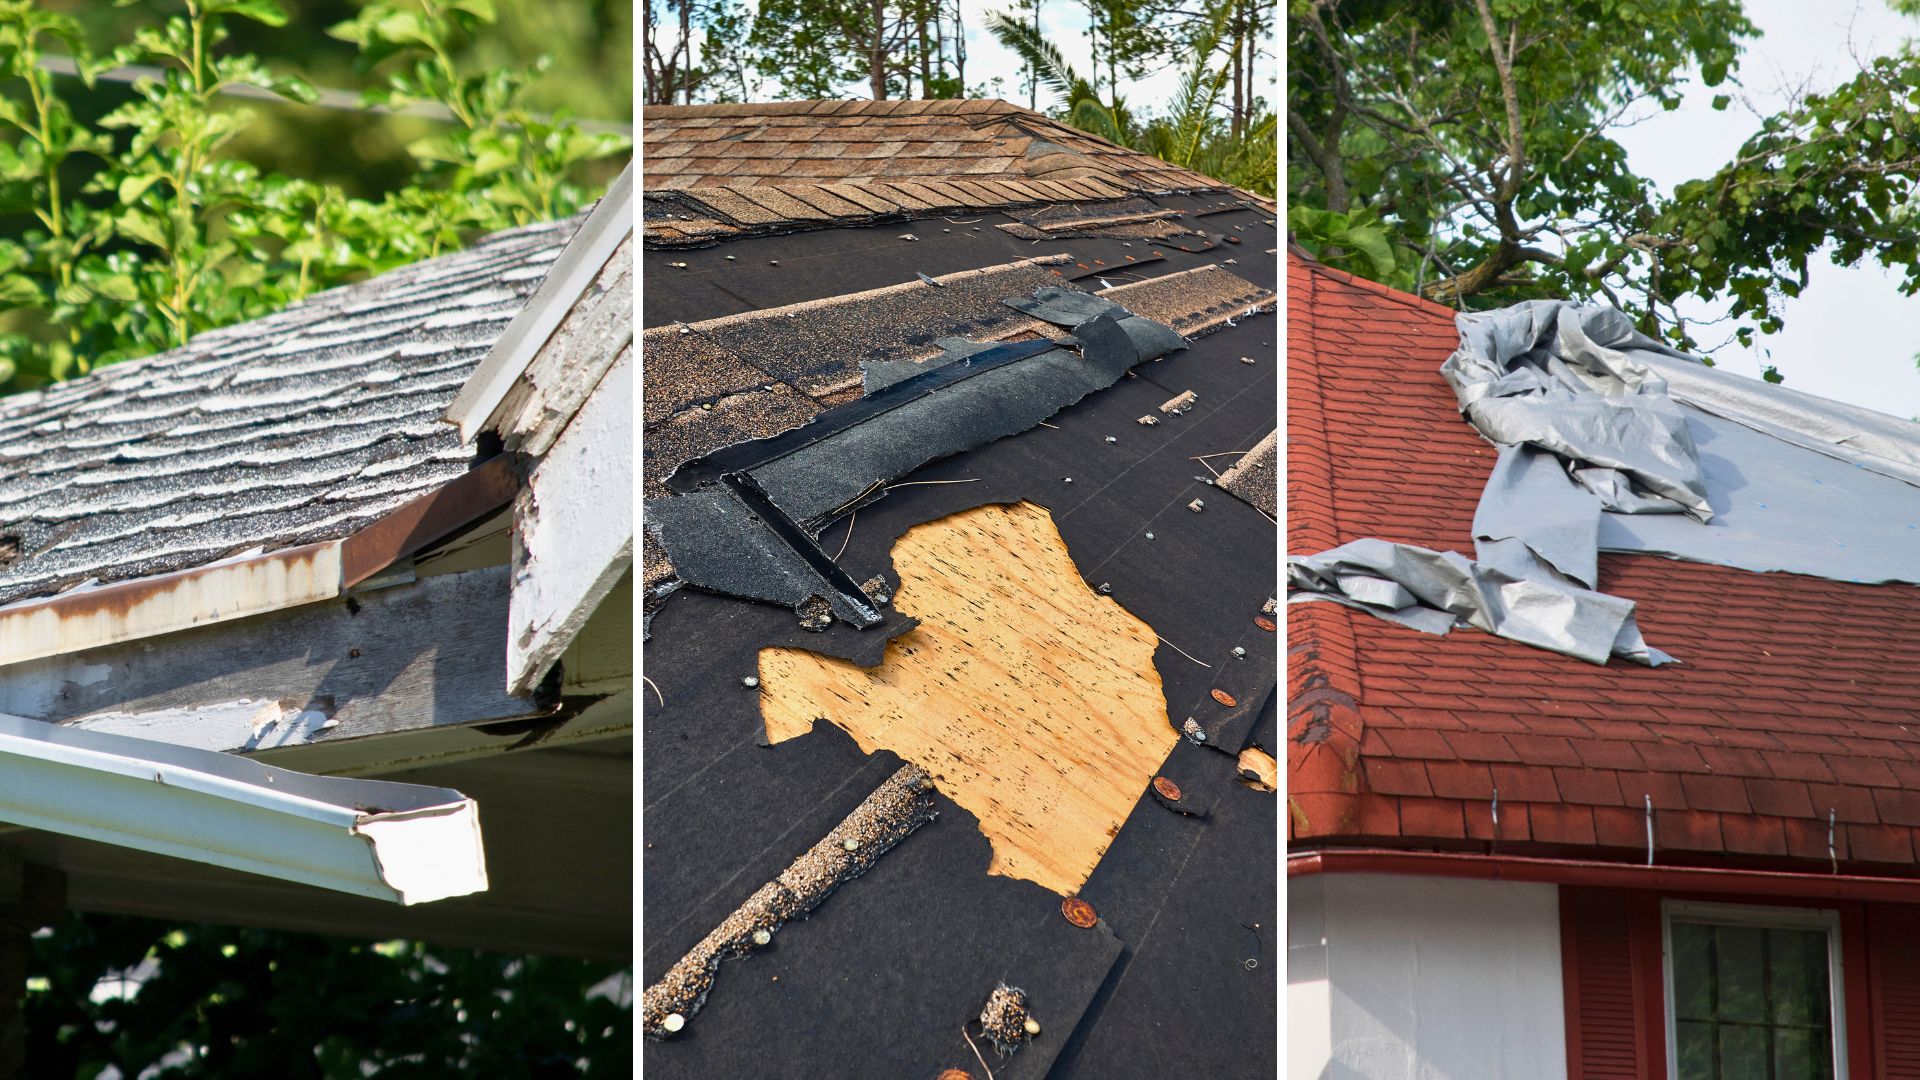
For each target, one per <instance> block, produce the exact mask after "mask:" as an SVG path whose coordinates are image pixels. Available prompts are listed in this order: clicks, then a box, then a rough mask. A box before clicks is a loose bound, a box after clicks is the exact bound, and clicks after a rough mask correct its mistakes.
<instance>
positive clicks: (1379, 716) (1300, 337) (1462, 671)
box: [1287, 256, 1920, 873]
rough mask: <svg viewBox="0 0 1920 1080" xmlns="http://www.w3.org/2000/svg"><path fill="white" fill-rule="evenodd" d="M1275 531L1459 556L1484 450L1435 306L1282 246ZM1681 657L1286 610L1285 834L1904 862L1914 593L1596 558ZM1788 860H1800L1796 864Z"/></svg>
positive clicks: (1648, 628) (1916, 695)
mask: <svg viewBox="0 0 1920 1080" xmlns="http://www.w3.org/2000/svg"><path fill="white" fill-rule="evenodd" d="M1289 269H1290V273H1289V277H1288V284H1289V294H1288V311H1289V316H1290V322H1289V328H1288V347H1289V357H1288V364H1289V369H1288V370H1289V374H1290V379H1291V382H1290V389H1289V398H1288V404H1287V409H1288V417H1287V423H1288V437H1289V451H1290V458H1289V470H1290V472H1289V476H1288V506H1289V510H1290V519H1289V522H1288V530H1289V535H1288V550H1289V551H1291V552H1295V553H1309V552H1315V551H1321V550H1325V549H1326V548H1330V547H1333V546H1336V545H1338V544H1341V543H1345V542H1347V541H1351V540H1356V539H1361V538H1364V537H1379V538H1381V539H1386V540H1394V541H1402V542H1406V543H1411V544H1419V545H1423V546H1426V547H1431V548H1436V549H1452V550H1458V551H1469V552H1470V551H1472V550H1473V548H1472V520H1473V513H1474V508H1475V506H1476V504H1477V502H1478V500H1479V495H1480V491H1481V488H1482V486H1483V485H1484V483H1485V481H1486V478H1487V475H1488V473H1489V472H1490V470H1491V468H1492V466H1493V462H1494V458H1495V450H1494V448H1493V447H1491V446H1489V445H1488V444H1487V443H1485V442H1483V441H1482V440H1481V439H1480V438H1479V437H1478V436H1477V435H1476V434H1475V433H1474V431H1473V429H1472V428H1471V427H1469V426H1468V424H1467V423H1466V422H1465V421H1464V420H1463V419H1462V418H1461V417H1460V415H1459V413H1458V410H1457V406H1456V403H1455V401H1454V397H1453V394H1452V392H1451V391H1450V390H1449V389H1448V388H1447V385H1446V383H1445V382H1444V381H1443V380H1442V379H1441V378H1440V376H1439V374H1438V368H1439V366H1440V363H1441V362H1442V361H1443V360H1445V359H1446V357H1447V355H1448V354H1449V353H1450V352H1451V351H1452V350H1453V349H1454V347H1455V346H1456V345H1457V344H1458V340H1459V337H1458V334H1457V332H1456V331H1455V330H1454V328H1453V324H1452V313H1451V312H1450V311H1448V310H1447V309H1445V308H1442V307H1439V306H1437V305H1434V304H1430V303H1427V302H1425V301H1423V300H1419V299H1417V298H1414V297H1411V296H1406V295H1404V294H1400V293H1396V292H1393V291H1392V290H1389V289H1386V288H1384V287H1382V286H1379V285H1376V284H1374V283H1371V282H1367V281H1363V280H1359V279H1356V278H1353V277H1350V276H1349V275H1346V274H1343V273H1340V272H1338V271H1335V270H1331V269H1328V268H1326V267H1323V266H1319V265H1317V264H1313V263H1310V262H1308V261H1306V260H1304V259H1300V258H1297V257H1293V256H1290V257H1289ZM1600 578H1601V580H1600V582H1599V587H1600V588H1601V589H1602V590H1604V591H1606V592H1609V593H1613V594H1616V595H1620V596H1625V597H1629V598H1632V599H1634V600H1636V601H1638V602H1639V608H1638V613H1637V614H1638V618H1639V622H1640V626H1641V628H1642V630H1643V631H1644V632H1645V634H1646V636H1647V639H1648V640H1649V641H1650V642H1655V643H1661V642H1665V643H1668V644H1669V646H1670V647H1671V650H1672V651H1673V652H1674V653H1675V654H1676V655H1678V656H1680V658H1681V659H1682V660H1683V661H1684V662H1683V663H1681V664H1676V665H1668V666H1663V667H1660V668H1651V669H1649V668H1638V667H1634V666H1631V665H1613V666H1608V667H1605V668H1597V667H1594V666H1592V665H1589V664H1586V663H1583V662H1581V661H1578V660H1574V659H1571V658H1568V657H1564V656H1560V655H1556V654H1553V653H1548V652H1545V651H1542V650H1538V649H1532V648H1528V647H1526V646H1524V645H1520V644H1517V643H1514V642H1510V641H1505V640H1502V639H1500V638H1497V637H1494V636H1492V635H1490V634H1480V633H1472V632H1460V633H1454V634H1449V635H1446V636H1444V637H1432V636H1429V635H1426V634H1422V633H1418V632H1416V631H1412V630H1408V629H1405V628H1402V627H1399V626H1396V625H1392V624H1389V623H1387V622H1384V621H1382V620H1379V619H1375V618H1372V617H1370V616H1366V615H1362V614H1359V613H1356V612H1352V611H1350V610H1348V609H1346V608H1342V607H1339V606H1336V605H1333V604H1325V603H1315V604H1295V605H1292V606H1291V607H1290V608H1289V610H1288V622H1289V630H1290V637H1289V650H1290V665H1289V670H1288V682H1289V690H1290V697H1289V748H1288V749H1289V758H1288V764H1289V773H1290V776H1289V780H1290V790H1291V793H1292V794H1291V796H1290V799H1291V803H1292V808H1291V809H1292V814H1291V822H1290V835H1291V837H1292V840H1293V843H1294V845H1295V846H1296V847H1298V846H1327V845H1339V844H1366V845H1394V846H1413V847H1423V848H1426V847H1442V848H1456V849H1465V850H1486V849H1487V846H1488V843H1489V842H1491V841H1495V840H1496V836H1495V832H1496V827H1495V824H1494V821H1495V811H1494V800H1495V798H1496V792H1497V798H1498V801H1499V805H1498V815H1497V816H1498V826H1497V833H1498V835H1497V843H1498V846H1499V849H1500V850H1501V851H1503V852H1511V853H1520V852H1524V851H1529V850H1531V851H1533V852H1536V853H1542V854H1547V853H1553V852H1564V851H1567V850H1570V849H1584V850H1586V851H1587V852H1588V853H1589V854H1590V853H1591V849H1594V848H1602V849H1614V850H1613V852H1612V854H1614V855H1616V856H1618V857H1621V858H1635V859H1644V858H1645V857H1646V846H1647V806H1648V804H1649V802H1650V804H1651V807H1652V811H1653V829H1654V846H1655V849H1656V857H1657V858H1658V859H1659V860H1660V861H1662V862H1704V863H1725V862H1727V861H1729V860H1730V859H1734V860H1738V861H1742V862H1764V863H1769V864H1773V863H1778V864H1780V865H1783V866H1799V867H1801V868H1806V869H1813V868H1814V865H1817V867H1818V868H1819V869H1820V870H1821V871H1823V872H1824V871H1826V870H1828V869H1830V862H1829V849H1828V823H1829V817H1830V815H1831V819H1832V821H1833V822H1834V824H1835V826H1836V827H1835V829H1834V831H1833V850H1832V852H1831V857H1832V858H1833V859H1836V860H1838V861H1839V862H1841V863H1852V864H1855V865H1860V864H1875V866H1874V870H1875V872H1876V873H1887V872H1889V870H1890V869H1891V872H1895V873H1898V872H1901V871H1902V868H1904V867H1907V866H1910V865H1911V864H1913V863H1914V862H1915V861H1916V849H1915V842H1914V841H1915V831H1914V830H1915V827H1916V826H1920V728H1916V725H1915V724H1914V716H1915V711H1916V709H1915V706H1916V703H1920V589H1916V588H1915V587H1913V586H1907V585H1859V584H1849V583H1842V582H1835V581H1828V580H1823V579H1818V578H1812V577H1804V576H1799V575H1792V574H1756V573H1749V572H1746V571H1741V570H1734V569H1729V568H1726V567H1721V566H1714V565H1705V564H1699V563H1687V562H1677V561H1672V560H1667V559H1663V558H1657V557H1653V556H1643V555H1609V554H1603V555H1602V556H1601V558H1600ZM1804 860H1816V861H1817V863H1816V864H1814V865H1810V864H1809V863H1807V862H1805V861H1804Z"/></svg>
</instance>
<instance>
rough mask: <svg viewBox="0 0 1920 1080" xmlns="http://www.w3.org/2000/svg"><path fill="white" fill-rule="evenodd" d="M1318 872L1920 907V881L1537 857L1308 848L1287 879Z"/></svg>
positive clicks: (1290, 865) (1291, 859)
mask: <svg viewBox="0 0 1920 1080" xmlns="http://www.w3.org/2000/svg"><path fill="white" fill-rule="evenodd" d="M1314 874H1409V875H1415V876H1426V877H1450V878H1469V879H1473V880H1478V881H1520V882H1534V883H1539V884H1548V885H1583V886H1594V887H1600V888H1612V889H1654V890H1659V891H1662V892H1683V893H1696V894H1701V895H1729V896H1741V897H1746V898H1748V899H1752V898H1755V897H1778V898H1780V899H1782V900H1817V901H1841V900H1861V901H1879V902H1883V903H1893V904H1920V878H1897V877H1877V876H1869V875H1863V874H1802V873H1789V872H1783V871H1776V870H1727V869H1721V868H1719V867H1706V866H1637V865H1634V864H1632V863H1610V862H1599V861H1597V860H1591V859H1540V858H1529V857H1524V856H1515V855H1476V854H1469V853H1464V852H1443V851H1390V850H1385V849H1375V848H1364V849H1351V850H1337V851H1310V852H1303V853H1299V854H1290V855H1288V856H1287V876H1288V877H1309V876H1312V875H1314Z"/></svg>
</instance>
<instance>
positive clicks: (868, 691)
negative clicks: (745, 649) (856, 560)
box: [759, 502, 1178, 896]
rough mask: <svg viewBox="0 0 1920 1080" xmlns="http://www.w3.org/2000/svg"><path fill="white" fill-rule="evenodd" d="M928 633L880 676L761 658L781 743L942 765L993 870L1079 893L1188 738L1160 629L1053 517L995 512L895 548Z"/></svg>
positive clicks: (786, 653) (910, 605) (814, 658)
mask: <svg viewBox="0 0 1920 1080" xmlns="http://www.w3.org/2000/svg"><path fill="white" fill-rule="evenodd" d="M892 558H893V565H894V569H895V571H896V572H897V573H898V575H899V578H900V586H899V589H898V591H897V592H896V593H895V594H894V597H893V603H894V606H895V608H896V609H898V610H899V611H901V612H903V613H905V614H908V615H912V616H914V617H916V618H918V619H919V620H920V625H919V626H917V627H915V628H914V629H912V630H909V631H907V632H906V633H904V634H902V635H900V636H899V637H897V638H895V639H893V640H892V641H890V642H888V644H887V646H886V650H885V654H884V658H883V660H882V661H881V663H880V664H879V665H878V666H877V667H872V668H863V667H860V666H859V665H856V664H853V663H850V662H848V661H845V660H840V659H836V658H833V657H827V656H821V655H819V654H817V653H813V652H809V651H806V650H801V649H790V648H771V649H763V650H762V651H761V653H760V662H759V679H760V687H761V715H762V718H763V719H764V721H765V724H766V736H767V741H768V742H769V744H772V743H779V742H783V741H786V740H788V739H792V738H797V737H800V736H803V735H806V734H807V733H809V732H811V731H812V730H813V726H814V724H815V723H816V722H818V721H820V720H822V719H824V720H826V721H828V722H830V723H832V724H834V725H835V726H837V727H839V728H841V729H842V730H844V731H846V732H847V733H848V734H850V735H852V736H853V738H854V740H855V742H856V743H858V744H859V746H860V748H861V749H862V750H863V751H865V752H867V753H873V752H874V751H876V750H881V749H884V750H889V751H891V752H893V753H895V754H897V755H899V756H900V757H901V758H903V759H905V760H907V761H910V762H913V763H915V764H918V765H920V766H921V767H923V768H926V769H927V770H928V771H929V773H930V775H932V776H933V778H934V780H935V781H936V782H937V783H939V784H940V788H941V790H942V791H943V792H944V793H945V794H946V795H947V796H948V797H950V798H952V799H953V800H954V801H955V802H956V803H958V804H959V805H960V806H961V807H962V808H964V809H966V810H967V811H968V812H970V813H972V814H973V815H974V816H975V817H976V818H977V819H978V820H979V823H980V830H981V832H982V833H983V834H984V835H985V836H986V837H987V839H988V841H989V842H990V843H991V845H992V847H993V857H992V861H991V863H990V864H989V866H988V872H989V873H992V874H1000V875H1003V876H1007V877H1015V878H1021V879H1024V880H1028V881H1032V882H1035V883H1036V884H1039V885H1041V886H1043V887H1045V888H1047V889H1050V890H1052V891H1053V892H1055V893H1058V894H1060V895H1062V896H1069V895H1072V894H1073V893H1075V892H1076V891H1077V890H1078V889H1079V888H1080V886H1081V885H1082V884H1084V883H1085V881H1086V879H1087V877H1088V875H1089V874H1091V873H1092V872H1093V869H1094V867H1095V866H1096V865H1098V864H1099V861H1100V858H1101V856H1102V855H1103V854H1105V852H1106V849H1107V846H1108V844H1110V843H1111V842H1112V839H1113V836H1114V834H1116V833H1117V832H1118V831H1119V828H1120V825H1121V823H1122V822H1124V821H1125V820H1126V818H1127V815H1128V814H1129V813H1130V812H1131V811H1132V809H1133V807H1134V804H1135V803H1136V802H1138V801H1139V798H1140V794H1141V792H1142V791H1143V790H1145V788H1146V786H1147V784H1148V783H1149V782H1150V781H1151V779H1152V777H1153V775H1154V773H1155V771H1156V770H1157V769H1158V768H1159V766H1160V764H1161V762H1162V761H1164V760H1165V758H1166V755H1167V753H1168V752H1169V751H1170V750H1171V749H1172V748H1173V746H1174V744H1175V742H1176V741H1177V739H1178V736H1177V733H1176V732H1175V731H1174V730H1173V728H1172V727H1171V726H1170V725H1169V723H1168V721H1167V706H1166V698H1165V694H1164V691H1163V689H1162V686H1161V681H1160V676H1159V673H1158V672H1157V670H1156V669H1155V668H1154V664H1153V654H1154V650H1155V648H1156V647H1157V646H1158V644H1159V639H1158V637H1157V636H1156V635H1155V634H1154V632H1153V630H1152V628H1151V627H1149V626H1147V625H1146V624H1145V623H1144V622H1142V621H1140V620H1139V619H1138V618H1136V617H1134V616H1133V615H1132V614H1130V613H1129V612H1127V611H1126V610H1125V609H1124V608H1122V607H1121V606H1120V605H1119V604H1118V603H1116V602H1115V601H1113V600H1112V599H1110V598H1108V597H1105V596H1101V595H1099V594H1097V593H1095V592H1094V591H1093V590H1092V589H1091V588H1089V587H1088V585H1087V583H1086V582H1085V581H1084V580H1083V579H1082V578H1081V576H1080V573H1079V571H1078V569H1077V568H1076V567H1075V565H1074V562H1073V558H1072V556H1071V554H1070V553H1069V552H1068V551H1067V547H1066V542H1065V541H1064V540H1063V539H1062V538H1061V536H1060V533H1059V530H1058V529H1057V528H1056V527H1055V526H1054V523H1053V518H1052V515H1051V514H1049V513H1048V512H1047V511H1046V510H1045V509H1044V508H1042V507H1039V506H1036V505H1035V504H1033V503H1029V502H1021V503H1016V504H1013V505H1011V506H1005V505H997V504H996V505H988V506H981V507H976V508H974V509H972V510H967V511H963V512H961V513H959V514H954V515H950V516H948V517H945V518H941V519H939V520H937V521H933V522H929V523H927V524H924V525H920V526H916V527H915V528H913V529H910V530H908V531H907V532H906V533H905V534H904V535H902V536H901V538H900V539H899V541H897V542H896V543H895V545H894V548H893V553H892Z"/></svg>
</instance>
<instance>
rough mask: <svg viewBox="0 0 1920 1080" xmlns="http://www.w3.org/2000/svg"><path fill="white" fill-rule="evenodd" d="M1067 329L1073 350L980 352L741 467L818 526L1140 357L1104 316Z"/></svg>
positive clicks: (1047, 411)
mask: <svg viewBox="0 0 1920 1080" xmlns="http://www.w3.org/2000/svg"><path fill="white" fill-rule="evenodd" d="M1075 335H1076V336H1077V337H1079V338H1080V340H1081V341H1082V343H1083V344H1082V348H1081V351H1080V352H1079V353H1074V352H1071V351H1068V350H1065V349H1046V350H1044V351H1041V352H1039V353H1037V354H1033V355H1026V356H1021V357H1019V358H1017V359H1015V360H1013V361H1011V362H1008V363H1005V364H1000V365H997V366H984V364H983V362H984V361H985V360H987V358H989V357H991V356H993V355H994V354H993V353H981V354H979V355H977V356H975V357H972V358H970V361H971V363H973V364H983V366H982V367H980V368H970V369H969V370H968V372H967V373H966V374H965V377H964V378H960V379H957V380H956V381H954V382H952V383H950V384H948V385H945V386H942V387H940V388H939V389H937V390H932V391H929V392H926V393H924V394H923V395H921V396H918V397H916V398H915V399H913V400H908V401H903V402H901V403H900V404H899V405H897V406H895V407H893V408H891V409H889V410H888V411H886V412H885V413H884V414H882V415H880V416H877V417H875V418H873V419H871V420H868V421H866V422H864V423H860V424H856V425H854V426H851V427H849V428H847V429H846V430H844V431H841V432H839V433H837V434H835V435H834V436H833V437H832V438H828V439H822V440H819V441H816V442H814V443H812V444H811V445H808V446H804V447H800V448H798V449H796V450H794V451H793V452H791V453H786V454H782V455H781V456H779V457H777V458H775V459H773V460H771V461H768V462H766V463H765V464H762V465H759V466H756V467H753V468H752V469H750V470H749V471H750V472H751V474H752V475H753V477H754V479H755V480H756V481H757V482H758V483H759V484H760V485H761V487H762V488H764V489H765V490H766V492H767V493H768V496H769V498H771V499H772V500H773V501H774V502H775V503H776V504H777V505H779V506H780V508H781V509H782V510H784V511H786V512H787V514H789V515H790V516H792V518H793V519H794V520H795V521H798V522H802V523H804V524H807V525H808V526H810V527H818V526H819V525H821V524H824V523H825V522H826V521H827V520H830V519H831V518H832V517H834V516H836V515H837V514H839V513H841V512H843V511H844V510H845V509H846V508H848V507H849V506H850V505H853V504H855V503H857V502H858V501H859V500H860V499H862V498H863V496H864V495H865V493H867V492H870V491H872V490H874V489H875V488H876V485H877V484H880V483H884V482H885V481H888V480H892V479H894V478H896V477H899V476H904V475H906V474H907V473H908V472H911V471H912V470H913V469H916V468H918V467H920V466H921V465H924V464H926V463H927V462H930V461H935V460H938V459H939V458H943V457H946V456H948V455H950V454H956V453H959V452H960V451H962V450H967V449H971V448H973V447H975V446H980V445H983V444H985V443H987V442H991V441H992V440H994V439H997V438H1001V437H1003V436H1006V435H1012V434H1015V433H1016V432H1021V431H1025V430H1027V429H1028V428H1030V427H1033V426H1034V425H1035V424H1038V423H1039V422H1040V421H1042V420H1045V419H1046V418H1047V417H1049V416H1052V415H1053V414H1054V413H1056V412H1059V411H1060V410H1061V409H1063V408H1065V407H1067V406H1068V405H1071V404H1073V403H1074V402H1076V401H1079V400H1080V399H1081V398H1083V397H1085V396H1086V395H1088V394H1090V393H1092V392H1093V391H1095V390H1099V389H1102V388H1104V387H1107V386H1110V385H1112V384H1113V383H1114V382H1115V381H1116V380H1118V379H1119V378H1120V377H1121V376H1122V375H1124V374H1125V373H1126V371H1127V369H1129V368H1131V367H1132V366H1133V365H1134V364H1136V363H1139V362H1140V361H1141V360H1142V359H1144V357H1142V356H1140V355H1139V353H1138V352H1137V351H1136V349H1135V347H1134V345H1133V342H1132V341H1131V340H1130V339H1129V338H1128V337H1127V336H1126V335H1125V333H1124V332H1122V331H1121V330H1120V329H1119V324H1118V323H1116V322H1114V321H1113V319H1112V318H1111V317H1110V316H1106V315H1102V316H1100V317H1098V318H1097V319H1095V320H1094V321H1093V322H1090V323H1086V324H1083V325H1082V326H1080V327H1078V328H1076V329H1075ZM1176 340H1177V339H1176ZM1006 348H1017V346H1007V347H1006ZM914 385H918V384H901V385H898V386H896V387H894V388H893V389H895V390H910V389H911V388H912V386H914ZM867 400H869V401H872V400H875V399H872V398H869V399H867Z"/></svg>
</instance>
